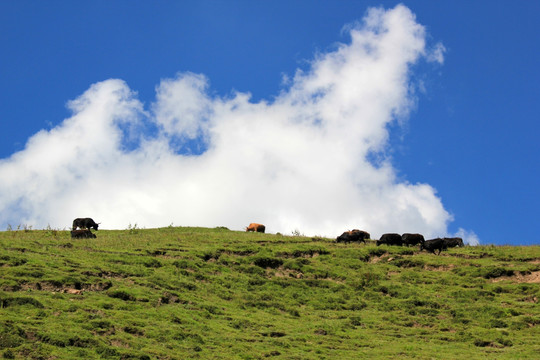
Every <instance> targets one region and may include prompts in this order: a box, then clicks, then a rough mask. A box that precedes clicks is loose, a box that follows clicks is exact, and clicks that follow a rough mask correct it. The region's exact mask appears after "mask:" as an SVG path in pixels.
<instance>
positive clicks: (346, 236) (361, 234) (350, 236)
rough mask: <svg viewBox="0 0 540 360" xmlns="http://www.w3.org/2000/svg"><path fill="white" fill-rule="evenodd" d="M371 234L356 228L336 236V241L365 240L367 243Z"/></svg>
mask: <svg viewBox="0 0 540 360" xmlns="http://www.w3.org/2000/svg"><path fill="white" fill-rule="evenodd" d="M370 237H371V235H370V234H369V233H368V232H365V231H363V230H358V229H354V230H351V231H345V232H344V233H343V234H341V235H339V236H338V237H337V238H336V242H344V243H350V242H363V243H364V244H365V243H366V239H369V238H370Z"/></svg>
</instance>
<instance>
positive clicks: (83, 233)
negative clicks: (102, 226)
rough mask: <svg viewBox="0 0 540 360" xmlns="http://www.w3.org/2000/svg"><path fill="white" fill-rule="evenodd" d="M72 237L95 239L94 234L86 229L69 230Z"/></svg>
mask: <svg viewBox="0 0 540 360" xmlns="http://www.w3.org/2000/svg"><path fill="white" fill-rule="evenodd" d="M71 238H72V239H95V238H96V235H95V234H92V232H91V231H90V230H88V229H84V230H71Z"/></svg>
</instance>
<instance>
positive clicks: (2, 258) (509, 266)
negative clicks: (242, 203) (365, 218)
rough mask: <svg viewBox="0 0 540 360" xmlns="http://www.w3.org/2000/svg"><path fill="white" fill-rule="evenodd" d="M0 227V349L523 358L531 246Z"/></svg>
mask: <svg viewBox="0 0 540 360" xmlns="http://www.w3.org/2000/svg"><path fill="white" fill-rule="evenodd" d="M97 236H98V237H97V239H81V240H72V239H70V238H69V232H67V231H55V230H27V231H24V230H21V231H6V232H1V233H0V275H1V276H0V357H2V356H3V357H4V358H8V359H9V358H11V359H82V358H84V359H99V358H110V359H197V358H201V359H264V358H275V359H325V358H326V359H359V358H368V359H377V358H379V359H397V358H399V359H403V358H415V359H463V358H467V359H533V358H538V354H540V341H539V339H540V306H539V305H538V299H539V298H540V285H539V284H538V281H539V278H540V246H528V247H495V246H478V247H465V248H460V249H450V250H449V251H447V252H443V254H441V256H436V255H433V254H428V253H426V252H422V253H420V252H418V249H417V248H406V247H403V248H401V247H387V246H381V247H376V246H375V245H374V244H372V243H369V244H367V245H363V244H348V245H347V244H336V243H334V242H332V239H321V238H308V237H302V236H282V235H271V234H258V233H245V232H236V231H229V230H227V229H224V228H216V229H206V228H176V227H174V228H173V227H169V228H161V229H148V230H141V229H137V228H136V227H135V228H130V229H127V230H123V231H106V230H100V231H98V232H97Z"/></svg>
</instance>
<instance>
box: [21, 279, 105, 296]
mask: <svg viewBox="0 0 540 360" xmlns="http://www.w3.org/2000/svg"><path fill="white" fill-rule="evenodd" d="M111 287H112V283H110V282H104V283H96V284H79V285H77V286H73V285H64V284H57V283H54V282H48V281H41V282H36V283H26V284H22V285H21V286H20V290H38V291H51V292H59V293H65V294H72V295H82V294H83V293H84V292H86V291H105V290H107V289H109V288H111Z"/></svg>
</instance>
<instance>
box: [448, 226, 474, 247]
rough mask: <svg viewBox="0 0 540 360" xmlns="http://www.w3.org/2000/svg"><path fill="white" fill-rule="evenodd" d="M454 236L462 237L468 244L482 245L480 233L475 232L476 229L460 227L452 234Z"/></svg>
mask: <svg viewBox="0 0 540 360" xmlns="http://www.w3.org/2000/svg"><path fill="white" fill-rule="evenodd" d="M452 237H460V238H462V239H463V242H464V243H465V244H466V245H471V246H477V245H480V239H479V238H478V235H476V234H475V233H474V231H469V230H465V229H463V228H459V229H458V231H457V232H456V233H455V234H453V235H452Z"/></svg>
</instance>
